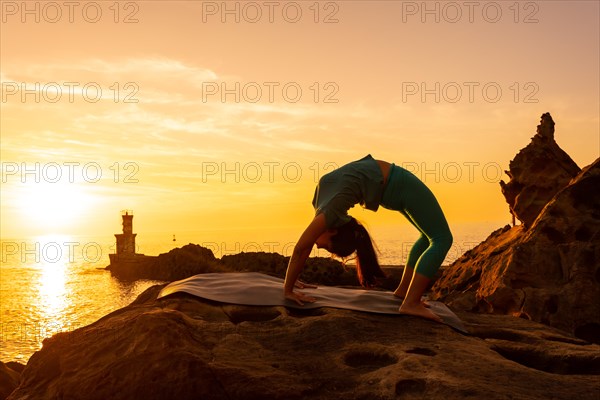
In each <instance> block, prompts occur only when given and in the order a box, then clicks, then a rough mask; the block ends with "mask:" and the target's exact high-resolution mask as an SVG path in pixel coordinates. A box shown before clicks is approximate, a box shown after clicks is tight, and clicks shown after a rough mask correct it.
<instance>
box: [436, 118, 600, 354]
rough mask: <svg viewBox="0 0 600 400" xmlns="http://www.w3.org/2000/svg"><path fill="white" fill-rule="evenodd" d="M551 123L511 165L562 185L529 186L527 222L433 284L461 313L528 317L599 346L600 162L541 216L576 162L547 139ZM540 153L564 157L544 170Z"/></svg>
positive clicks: (522, 212) (495, 237)
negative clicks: (546, 134) (554, 191)
mask: <svg viewBox="0 0 600 400" xmlns="http://www.w3.org/2000/svg"><path fill="white" fill-rule="evenodd" d="M550 122H551V119H550V117H549V115H548V114H544V116H542V125H541V126H540V127H538V135H536V137H534V139H533V141H532V144H530V145H529V146H527V148H525V149H524V150H522V151H521V152H520V153H519V155H517V157H516V158H515V160H513V162H511V170H512V168H513V166H514V164H518V165H519V170H518V172H513V173H512V175H513V176H514V177H520V176H522V175H523V174H525V173H526V172H525V171H529V170H531V174H532V176H533V177H535V178H536V180H537V181H538V182H543V181H544V180H545V174H548V179H547V180H548V181H549V182H555V183H552V185H549V186H547V187H546V189H544V190H541V189H540V186H539V184H538V185H537V186H536V185H535V184H534V181H533V180H531V185H529V184H528V185H525V186H524V188H523V190H522V191H521V192H520V193H519V194H518V196H517V197H516V205H515V208H514V210H515V213H516V214H517V216H518V217H519V219H522V220H523V221H524V223H523V224H521V225H518V226H514V227H510V226H505V227H504V228H502V229H499V230H497V231H495V232H493V233H492V234H491V235H490V236H489V237H488V238H487V239H486V240H485V241H484V242H482V243H481V244H479V245H478V246H477V247H475V248H474V249H472V250H470V251H468V252H467V253H465V254H464V255H463V256H462V257H460V258H459V259H458V260H456V261H455V262H454V263H453V264H452V265H451V266H449V267H448V268H447V269H446V272H445V274H444V276H443V277H442V278H440V279H439V280H438V281H437V282H436V283H435V285H434V286H433V295H432V298H433V299H436V300H442V301H444V302H445V303H446V304H448V305H450V306H452V307H453V308H454V309H462V310H470V311H477V312H484V313H496V314H512V315H515V316H520V317H524V318H527V319H531V320H534V321H538V322H542V323H544V324H548V325H550V326H553V327H556V328H559V329H562V330H564V331H566V332H569V333H571V334H574V335H575V336H577V337H580V338H582V339H585V340H588V341H593V342H596V343H598V342H600V190H599V189H598V188H600V159H598V160H596V161H595V162H594V163H593V164H592V165H590V166H588V167H587V168H584V170H582V171H581V172H580V173H579V174H578V175H577V176H576V177H575V178H573V179H569V181H567V182H566V183H565V184H564V186H563V187H561V188H559V189H557V190H556V193H554V195H553V196H552V197H551V199H549V200H548V201H546V203H544V205H543V207H542V208H541V211H539V213H538V211H536V210H537V209H538V208H540V207H539V202H540V201H541V199H542V198H544V197H545V196H548V195H550V194H551V193H550V190H549V189H548V188H549V187H550V186H553V185H555V184H556V185H557V183H556V182H559V179H557V178H556V177H557V176H562V177H561V178H560V180H565V179H567V178H568V176H570V172H569V173H566V172H565V173H564V174H563V175H561V171H565V170H566V168H567V167H565V165H566V166H569V165H570V164H569V162H567V161H565V160H566V158H565V157H563V156H562V155H560V154H562V153H561V152H560V151H558V150H556V148H555V147H554V146H555V143H554V142H553V141H552V143H554V144H551V145H548V143H547V141H548V140H549V139H548V138H547V136H544V135H543V134H541V133H543V132H549V131H550V125H549V124H550ZM552 126H553V124H552ZM561 151H562V150H561ZM539 154H548V155H555V154H559V156H556V157H554V156H552V157H548V158H547V159H545V161H544V163H545V165H544V168H543V169H542V170H540V168H539V167H538V164H539V163H540V162H541V161H540V157H538V156H537V155H539ZM567 157H568V156H567ZM516 160H518V163H517V161H516ZM528 163H529V164H528ZM569 168H571V171H572V170H574V167H572V166H570V167H569ZM519 179H520V178H519ZM520 182H522V181H520ZM527 188H529V189H527ZM506 190H507V189H506V186H505V187H504V191H505V192H506ZM542 192H543V193H544V196H541V195H540V193H542ZM527 196H531V199H528V198H527ZM507 200H508V201H509V204H510V200H509V199H507ZM519 202H521V204H528V206H527V207H525V206H523V207H520V206H518V204H519ZM536 204H537V205H536ZM511 207H512V206H511ZM534 216H535V218H534ZM532 218H534V219H533V220H531V219H532ZM529 221H531V222H529Z"/></svg>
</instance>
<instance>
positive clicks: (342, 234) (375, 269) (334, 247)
mask: <svg viewBox="0 0 600 400" xmlns="http://www.w3.org/2000/svg"><path fill="white" fill-rule="evenodd" d="M355 251H356V256H357V258H356V273H357V274H358V280H359V282H360V284H361V285H362V286H364V287H373V286H375V285H376V284H377V279H376V278H385V273H384V272H383V271H382V270H381V267H380V266H379V261H378V260H377V254H376V253H375V249H374V248H373V242H372V241H371V236H369V232H367V230H366V229H365V227H364V226H362V225H361V224H359V223H358V221H356V219H354V218H352V219H351V220H350V221H349V222H347V223H345V224H344V225H342V226H340V227H339V228H337V233H336V234H335V235H333V236H332V237H331V252H332V253H333V254H335V255H337V256H338V257H348V256H349V255H350V254H352V253H354V252H355Z"/></svg>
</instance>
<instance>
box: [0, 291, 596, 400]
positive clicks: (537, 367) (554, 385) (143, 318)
mask: <svg viewBox="0 0 600 400" xmlns="http://www.w3.org/2000/svg"><path fill="white" fill-rule="evenodd" d="M161 287H162V286H155V287H152V288H150V289H148V290H147V291H145V292H144V293H142V294H141V295H140V296H139V297H138V299H137V300H136V301H135V302H134V303H133V304H131V305H130V306H128V307H125V308H123V309H120V310H118V311H115V312H113V313H111V314H109V315H107V316H106V317H104V318H102V319H100V320H99V321H97V322H96V323H94V324H91V325H89V326H86V327H83V328H80V329H78V330H76V331H73V332H64V333H59V334H57V335H55V336H53V337H52V338H50V339H46V340H45V341H44V344H43V348H42V349H41V350H40V351H38V352H36V353H35V354H34V355H33V356H32V357H31V359H30V360H29V363H28V364H27V368H26V369H25V371H24V372H23V374H22V378H21V383H20V385H19V387H18V388H17V389H16V390H15V391H14V392H13V393H12V395H11V396H10V397H9V399H10V400H24V399H40V400H43V399H57V398H64V399H86V400H95V399H98V400H105V399H112V400H120V399H123V400H125V399H126V400H129V399H157V400H158V399H181V400H185V399H261V400H262V399H285V400H290V399H307V398H310V399H317V400H318V399H347V400H354V399H357V400H358V399H363V400H364V399H379V400H385V399H405V398H406V399H408V398H411V399H414V398H427V399H433V400H435V399H444V400H447V399H456V398H476V399H488V400H493V399H507V398H514V399H521V400H527V399H550V398H552V399H557V400H558V399H574V398H575V399H579V400H586V399H590V400H592V399H593V400H596V399H597V394H598V391H599V390H600V380H599V379H598V375H599V374H600V346H598V345H590V344H587V343H586V342H584V341H582V340H578V339H575V338H572V337H570V336H568V335H565V334H564V333H562V332H560V331H557V330H555V329H552V328H549V327H546V326H544V325H541V324H537V323H534V322H531V321H526V320H523V319H519V318H512V317H507V316H498V315H476V314H468V313H461V314H460V316H461V317H462V318H463V320H464V321H465V323H466V325H467V327H468V329H469V330H470V331H472V332H473V334H474V336H464V335H462V334H459V333H457V332H455V331H453V330H452V329H451V328H449V327H447V326H446V325H442V324H436V323H434V322H431V321H427V320H423V319H419V318H415V317H409V316H382V315H376V314H368V313H361V312H354V311H349V310H339V309H330V308H323V309H313V310H292V309H287V308H285V307H249V306H235V305H222V304H218V303H214V302H210V301H203V300H201V299H199V298H195V297H192V296H189V295H185V294H181V293H179V294H174V295H171V296H169V297H166V298H164V299H161V300H156V295H157V294H158V292H159V291H160V289H161Z"/></svg>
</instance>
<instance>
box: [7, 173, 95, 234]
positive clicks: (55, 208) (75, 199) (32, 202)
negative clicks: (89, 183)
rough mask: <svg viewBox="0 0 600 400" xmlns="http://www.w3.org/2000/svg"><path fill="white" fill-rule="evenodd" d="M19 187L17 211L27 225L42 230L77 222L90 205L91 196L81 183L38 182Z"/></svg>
mask: <svg viewBox="0 0 600 400" xmlns="http://www.w3.org/2000/svg"><path fill="white" fill-rule="evenodd" d="M19 189H20V190H19V194H18V196H17V198H18V209H19V210H20V213H21V214H22V216H23V217H24V219H25V220H26V221H27V223H28V224H30V225H32V226H33V227H35V228H37V229H42V230H44V231H56V230H59V229H65V228H70V227H73V226H75V225H77V224H78V222H79V221H80V220H81V217H82V216H84V215H85V214H86V212H90V211H91V208H92V205H93V197H92V196H90V195H89V194H88V193H87V190H86V189H85V188H84V185H82V184H77V183H70V182H66V183H63V182H55V183H50V182H38V183H27V184H23V185H21V186H20V187H19Z"/></svg>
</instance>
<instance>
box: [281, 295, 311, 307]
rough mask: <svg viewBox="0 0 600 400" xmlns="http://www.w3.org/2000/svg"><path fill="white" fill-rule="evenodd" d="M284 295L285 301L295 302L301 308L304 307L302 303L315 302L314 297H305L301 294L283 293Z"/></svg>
mask: <svg viewBox="0 0 600 400" xmlns="http://www.w3.org/2000/svg"><path fill="white" fill-rule="evenodd" d="M284 294H285V298H286V299H288V300H292V301H295V302H296V303H298V304H299V305H301V306H303V305H304V303H303V302H307V303H314V302H315V301H317V299H315V298H314V297H312V296H307V295H305V294H304V293H301V292H285V293H284Z"/></svg>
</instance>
